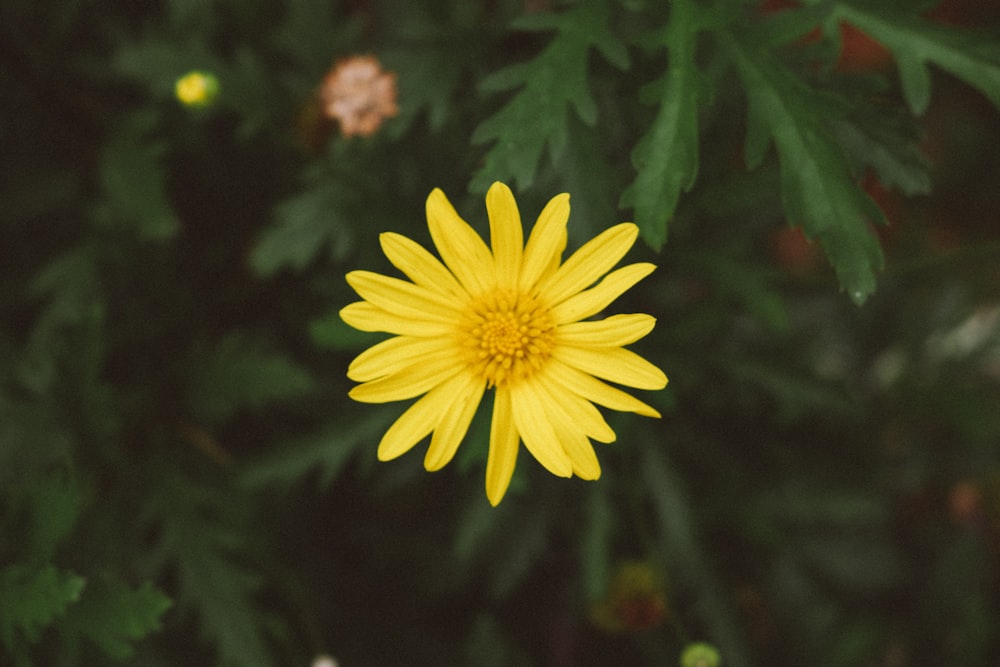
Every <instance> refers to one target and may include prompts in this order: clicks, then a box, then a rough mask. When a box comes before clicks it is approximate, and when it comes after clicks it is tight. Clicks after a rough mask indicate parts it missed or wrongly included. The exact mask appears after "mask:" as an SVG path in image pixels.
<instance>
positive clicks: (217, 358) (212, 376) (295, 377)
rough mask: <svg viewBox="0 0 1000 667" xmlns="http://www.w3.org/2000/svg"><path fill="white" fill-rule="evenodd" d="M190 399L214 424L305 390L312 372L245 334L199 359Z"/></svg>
mask: <svg viewBox="0 0 1000 667" xmlns="http://www.w3.org/2000/svg"><path fill="white" fill-rule="evenodd" d="M194 364H195V367H194V369H193V374H192V379H191V385H190V389H189V394H188V402H189V406H190V409H191V411H192V413H193V414H194V415H195V416H196V417H197V418H199V419H200V420H202V421H203V422H204V423H208V424H215V423H219V422H221V421H223V420H225V419H227V418H229V417H231V416H232V415H233V414H235V412H236V411H237V410H239V409H241V408H249V409H257V408H260V407H262V406H264V405H267V404H269V403H273V402H277V401H282V400H288V399H291V398H295V397H297V396H301V395H302V394H305V393H306V392H308V391H309V390H311V389H312V387H313V379H312V376H311V375H310V374H309V372H308V371H306V370H305V369H304V368H302V367H301V366H299V365H298V364H296V363H295V362H293V361H292V360H291V359H289V358H288V357H287V356H285V355H284V354H282V353H280V352H277V351H275V350H272V349H270V348H269V347H268V346H266V345H264V344H263V343H261V342H259V341H254V340H252V339H250V338H248V337H246V336H244V335H241V334H232V335H230V336H228V337H226V338H223V339H222V340H221V341H220V342H219V343H218V344H217V345H216V346H215V348H214V349H212V350H211V351H208V352H206V353H204V354H202V355H201V356H200V357H199V358H197V359H196V360H195V362H194Z"/></svg>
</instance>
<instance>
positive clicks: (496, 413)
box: [486, 387, 520, 507]
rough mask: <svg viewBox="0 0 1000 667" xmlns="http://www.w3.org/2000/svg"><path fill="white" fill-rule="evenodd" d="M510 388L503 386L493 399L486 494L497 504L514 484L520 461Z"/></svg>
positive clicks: (491, 502)
mask: <svg viewBox="0 0 1000 667" xmlns="http://www.w3.org/2000/svg"><path fill="white" fill-rule="evenodd" d="M513 413H514V410H513V408H512V407H511V400H510V390H509V389H507V388H506V387H499V388H498V389H497V390H496V394H495V395H494V398H493V420H492V423H491V425H490V453H489V457H488V458H487V459H486V497H487V498H488V499H489V501H490V504H491V505H493V506H494V507H496V506H497V505H498V504H499V503H500V501H501V500H503V496H504V494H505V493H507V487H508V486H510V478H511V477H512V476H513V475H514V464H515V463H517V450H518V441H519V440H520V436H519V435H518V433H517V427H516V426H515V425H514V414H513Z"/></svg>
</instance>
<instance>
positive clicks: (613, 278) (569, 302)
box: [552, 262, 656, 324]
mask: <svg viewBox="0 0 1000 667" xmlns="http://www.w3.org/2000/svg"><path fill="white" fill-rule="evenodd" d="M655 268H656V265H655V264H649V263H646V262H640V263H638V264H629V265H628V266H623V267H622V268H620V269H616V270H614V271H612V272H611V273H609V274H608V275H606V276H605V277H604V280H602V281H601V282H599V283H598V284H597V285H595V286H594V287H591V288H590V289H588V290H585V291H583V292H580V293H579V294H574V295H573V296H571V297H569V298H568V299H566V300H565V301H563V302H562V303H560V304H559V305H557V306H555V307H554V308H553V309H552V319H553V320H555V322H556V323H557V324H564V323H566V322H576V321H577V320H582V319H584V318H586V317H590V316H591V315H595V314H597V313H599V312H601V311H602V310H604V309H605V308H607V307H608V305H609V304H610V303H611V302H612V301H614V300H615V299H617V298H618V297H620V296H621V295H622V294H624V293H625V292H627V291H628V290H629V288H631V287H632V286H633V285H635V284H636V283H637V282H639V281H640V280H642V279H643V278H645V277H646V276H648V275H649V274H650V273H652V272H653V269H655Z"/></svg>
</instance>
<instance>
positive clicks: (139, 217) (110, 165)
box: [97, 115, 178, 241]
mask: <svg viewBox="0 0 1000 667" xmlns="http://www.w3.org/2000/svg"><path fill="white" fill-rule="evenodd" d="M149 125H150V119H149V118H148V117H146V116H142V115H140V116H137V117H135V118H134V119H132V120H131V121H130V122H128V123H124V124H123V125H122V126H121V127H120V128H119V130H118V131H117V132H116V133H115V134H113V135H112V136H111V137H110V139H109V140H108V141H107V142H106V143H105V144H104V150H103V152H102V153H101V158H100V165H99V167H98V173H99V177H100V182H101V188H102V189H103V191H104V195H105V198H106V203H107V208H106V209H99V210H98V212H97V217H98V221H99V222H100V223H103V224H106V225H108V226H111V227H126V228H130V229H134V230H135V232H136V234H138V235H139V236H140V237H142V238H146V239H150V240H156V241H162V240H166V239H169V238H171V237H172V236H174V234H176V233H177V229H178V221H177V215H176V214H175V213H174V210H173V207H172V205H171V204H170V201H169V199H168V198H167V190H166V185H165V181H164V171H163V166H162V165H161V164H160V154H161V153H162V152H163V145H162V144H160V143H158V142H155V141H152V140H150V139H149V137H148V133H149Z"/></svg>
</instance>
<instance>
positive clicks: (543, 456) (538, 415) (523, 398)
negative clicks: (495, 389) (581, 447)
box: [510, 380, 573, 477]
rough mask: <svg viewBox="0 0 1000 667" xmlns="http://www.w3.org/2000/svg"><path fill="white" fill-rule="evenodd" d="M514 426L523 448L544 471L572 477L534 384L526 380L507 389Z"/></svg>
mask: <svg viewBox="0 0 1000 667" xmlns="http://www.w3.org/2000/svg"><path fill="white" fill-rule="evenodd" d="M510 402H511V409H512V410H513V411H514V424H515V425H516V426H517V430H518V432H519V433H520V434H521V440H522V441H524V446H525V448H526V449H527V450H528V451H529V452H531V455H532V456H534V457H535V459H537V460H538V462H539V463H541V464H542V465H543V466H544V467H545V469H546V470H548V471H549V472H550V473H552V474H553V475H556V476H558V477H571V476H572V475H573V464H572V462H571V461H570V460H569V457H568V456H567V455H566V452H565V451H563V448H562V447H561V446H560V445H559V439H558V437H557V436H556V432H555V429H554V428H553V427H552V423H551V422H549V418H548V416H547V415H546V414H545V407H546V406H544V405H543V403H542V398H541V397H540V396H539V394H538V391H537V389H536V388H535V386H534V384H533V383H532V382H531V381H530V380H527V381H525V382H520V383H518V384H516V385H514V386H513V387H511V388H510Z"/></svg>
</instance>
